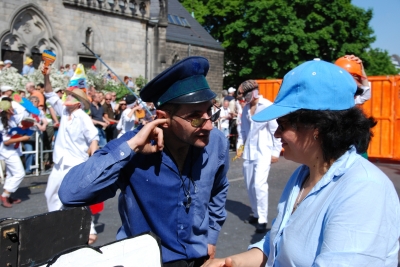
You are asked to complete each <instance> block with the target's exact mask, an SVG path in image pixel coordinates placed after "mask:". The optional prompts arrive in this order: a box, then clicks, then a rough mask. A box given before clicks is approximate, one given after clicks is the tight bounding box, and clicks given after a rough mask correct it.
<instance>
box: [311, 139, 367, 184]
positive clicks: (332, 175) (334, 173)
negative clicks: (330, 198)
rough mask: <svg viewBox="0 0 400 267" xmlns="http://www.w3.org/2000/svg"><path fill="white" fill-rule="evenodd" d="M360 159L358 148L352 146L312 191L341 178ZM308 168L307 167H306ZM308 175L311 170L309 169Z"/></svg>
mask: <svg viewBox="0 0 400 267" xmlns="http://www.w3.org/2000/svg"><path fill="white" fill-rule="evenodd" d="M359 157H360V155H358V154H357V151H356V148H355V147H354V146H351V147H350V149H349V150H347V151H346V152H345V153H344V154H343V155H342V156H341V157H340V158H338V159H337V160H336V161H335V162H334V163H333V164H332V166H331V167H330V168H329V170H328V171H327V172H326V173H325V174H324V176H322V179H321V180H320V181H319V182H318V183H317V184H316V185H315V186H314V188H313V189H312V191H313V192H314V191H318V190H320V189H321V188H323V187H324V186H326V185H327V184H329V183H330V182H331V181H333V180H334V179H340V177H341V176H342V175H343V174H344V173H345V172H346V171H347V170H348V169H349V168H350V167H351V166H352V165H353V163H354V162H355V161H356V160H357V159H358V158H359ZM306 168H307V167H306ZM307 171H308V173H309V172H310V170H309V169H308V168H307Z"/></svg>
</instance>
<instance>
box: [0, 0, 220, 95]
mask: <svg viewBox="0 0 400 267" xmlns="http://www.w3.org/2000/svg"><path fill="white" fill-rule="evenodd" d="M82 43H86V44H87V45H88V46H89V47H90V48H91V49H92V50H93V51H94V52H95V53H96V54H98V55H99V56H101V58H102V59H103V61H104V62H105V63H106V64H107V65H108V66H109V67H110V68H112V69H113V70H114V71H115V72H116V73H117V74H118V75H120V76H125V75H132V76H133V78H136V77H139V76H140V75H141V76H143V77H145V78H146V79H147V80H151V79H152V78H154V77H155V76H156V75H157V74H158V73H160V72H161V71H163V70H164V69H165V68H167V67H169V66H170V65H171V64H173V63H175V62H177V61H179V60H181V59H183V58H185V57H187V56H194V55H199V56H204V57H206V58H208V60H209V61H210V71H209V74H208V76H207V80H208V82H209V84H210V86H211V88H212V89H213V90H214V91H216V92H220V91H221V90H222V87H223V84H222V83H223V62H224V49H223V48H222V46H221V45H220V43H218V42H217V41H216V40H214V39H213V38H212V37H211V36H210V35H209V34H208V33H207V32H206V31H205V30H204V29H203V27H201V25H200V24H199V23H198V22H197V21H196V20H195V19H194V18H192V16H191V15H190V14H189V12H187V11H186V9H185V8H184V7H183V6H182V5H181V4H180V3H179V2H178V0H158V1H156V0H151V1H150V0H0V45H1V54H0V60H3V61H4V60H6V59H10V60H12V61H13V66H14V67H16V68H17V69H19V70H20V71H21V70H22V67H23V62H24V60H25V58H26V57H27V56H30V57H32V58H33V60H34V66H35V67H37V66H38V65H39V62H40V60H41V53H42V52H43V50H52V51H53V52H55V53H56V55H57V60H56V62H55V66H56V67H59V66H61V65H65V64H70V65H72V64H73V63H78V62H79V63H82V64H84V65H85V67H91V66H92V65H95V66H96V67H97V69H99V70H105V67H104V66H103V65H102V64H101V63H100V62H99V60H97V59H96V58H95V57H94V56H93V55H92V54H91V53H90V52H89V51H88V50H87V49H86V48H85V47H84V46H83V45H82Z"/></svg>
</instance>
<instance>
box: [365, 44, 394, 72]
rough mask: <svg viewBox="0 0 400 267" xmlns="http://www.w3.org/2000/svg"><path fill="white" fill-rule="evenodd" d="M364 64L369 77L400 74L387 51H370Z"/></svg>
mask: <svg viewBox="0 0 400 267" xmlns="http://www.w3.org/2000/svg"><path fill="white" fill-rule="evenodd" d="M363 62H364V68H365V72H366V74H367V76H374V75H375V76H376V75H396V74H398V73H399V71H398V70H397V69H396V67H395V66H394V65H393V63H392V60H391V59H390V56H389V54H388V52H387V51H386V50H381V49H379V48H375V49H370V50H368V52H367V53H366V57H365V58H363Z"/></svg>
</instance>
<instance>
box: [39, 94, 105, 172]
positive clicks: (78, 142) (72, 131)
mask: <svg viewBox="0 0 400 267" xmlns="http://www.w3.org/2000/svg"><path fill="white" fill-rule="evenodd" d="M44 95H45V97H46V98H47V101H48V102H49V103H50V105H51V106H52V107H53V108H54V110H55V111H56V113H57V114H58V115H59V116H60V117H61V120H60V128H59V129H58V134H57V138H56V143H55V145H54V152H53V161H54V163H56V164H58V163H60V162H61V160H63V162H64V164H67V165H69V166H75V165H78V164H80V163H82V162H85V161H86V160H87V159H88V158H89V155H88V153H87V151H88V149H89V146H90V144H91V143H92V141H94V140H99V135H98V131H97V128H96V127H94V125H93V122H92V120H91V119H90V117H89V115H88V114H86V113H85V112H84V111H83V110H81V109H78V110H75V111H74V112H72V114H71V120H68V116H69V114H68V112H67V110H66V108H65V106H64V105H63V103H62V101H61V99H60V98H59V97H58V95H57V94H56V93H54V92H51V93H45V94H44Z"/></svg>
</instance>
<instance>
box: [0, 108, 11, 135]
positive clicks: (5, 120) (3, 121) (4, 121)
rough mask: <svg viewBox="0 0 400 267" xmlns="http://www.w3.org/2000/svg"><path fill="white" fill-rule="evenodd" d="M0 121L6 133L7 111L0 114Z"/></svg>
mask: <svg viewBox="0 0 400 267" xmlns="http://www.w3.org/2000/svg"><path fill="white" fill-rule="evenodd" d="M0 119H1V123H2V124H3V129H4V130H6V131H8V128H9V127H8V116H7V111H4V110H3V111H2V112H1V113H0Z"/></svg>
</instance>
